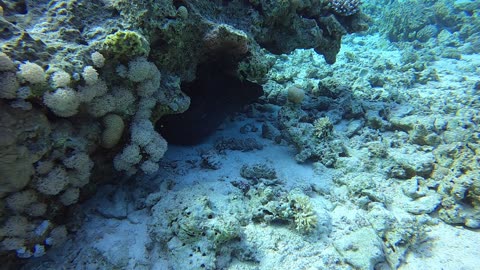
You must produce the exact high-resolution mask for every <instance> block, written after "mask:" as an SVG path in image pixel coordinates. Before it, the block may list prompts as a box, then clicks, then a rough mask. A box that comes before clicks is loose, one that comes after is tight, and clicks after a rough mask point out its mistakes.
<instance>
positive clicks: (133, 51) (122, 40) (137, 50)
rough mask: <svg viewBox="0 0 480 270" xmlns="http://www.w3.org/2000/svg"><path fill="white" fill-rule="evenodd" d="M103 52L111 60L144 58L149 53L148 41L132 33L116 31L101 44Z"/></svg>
mask: <svg viewBox="0 0 480 270" xmlns="http://www.w3.org/2000/svg"><path fill="white" fill-rule="evenodd" d="M103 50H104V51H105V52H106V53H107V54H109V55H110V57H112V58H125V59H130V58H132V57H135V56H146V55H148V54H149V52H150V47H149V44H148V41H147V40H146V39H145V37H143V36H142V35H140V34H139V33H137V32H134V31H129V30H126V31H117V32H115V33H114V34H111V35H108V36H107V37H106V38H105V41H104V42H103Z"/></svg>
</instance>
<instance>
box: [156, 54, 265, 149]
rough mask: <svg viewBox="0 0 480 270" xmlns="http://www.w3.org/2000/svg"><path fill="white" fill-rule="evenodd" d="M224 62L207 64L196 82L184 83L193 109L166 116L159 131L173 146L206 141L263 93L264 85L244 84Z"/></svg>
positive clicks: (201, 68)
mask: <svg viewBox="0 0 480 270" xmlns="http://www.w3.org/2000/svg"><path fill="white" fill-rule="evenodd" d="M231 70H232V69H231V68H229V67H228V65H226V64H224V62H220V61H215V62H206V63H203V64H201V65H200V66H199V67H198V69H197V74H196V80H194V81H192V82H186V83H182V86H181V87H182V91H183V92H184V93H186V94H187V95H188V96H189V97H190V99H191V103H190V107H189V109H188V110H187V111H185V112H184V113H182V114H174V115H166V116H163V117H162V118H160V119H159V120H158V121H157V123H156V124H155V128H156V130H157V131H158V132H159V133H160V134H162V136H163V137H164V138H165V139H166V140H167V141H168V142H169V143H171V144H176V145H195V144H199V143H201V142H203V141H204V140H205V139H206V138H207V137H208V136H209V135H211V134H212V133H213V132H215V130H216V129H217V128H218V127H219V126H220V125H221V124H222V122H223V121H224V120H225V119H226V117H227V116H228V115H231V114H232V113H234V112H237V111H239V110H241V109H242V107H244V106H245V105H247V104H250V103H252V102H254V101H255V100H257V99H258V98H259V97H260V96H261V95H262V94H263V88H262V86H261V85H259V84H256V83H252V82H248V81H241V80H240V79H238V78H237V77H236V76H234V75H232V74H231V72H229V71H231Z"/></svg>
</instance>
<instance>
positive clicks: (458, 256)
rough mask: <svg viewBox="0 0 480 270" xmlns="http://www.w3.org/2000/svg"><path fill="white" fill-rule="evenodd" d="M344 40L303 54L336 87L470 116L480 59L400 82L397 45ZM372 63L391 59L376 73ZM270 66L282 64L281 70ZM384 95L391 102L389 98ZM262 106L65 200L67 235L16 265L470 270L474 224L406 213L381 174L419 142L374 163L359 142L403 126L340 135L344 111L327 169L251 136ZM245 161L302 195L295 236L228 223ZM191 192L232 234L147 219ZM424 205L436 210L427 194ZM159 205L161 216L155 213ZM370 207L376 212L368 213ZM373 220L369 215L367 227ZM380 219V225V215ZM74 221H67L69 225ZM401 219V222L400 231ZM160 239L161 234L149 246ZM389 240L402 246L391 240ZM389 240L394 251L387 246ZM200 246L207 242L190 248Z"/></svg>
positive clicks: (278, 226) (274, 226)
mask: <svg viewBox="0 0 480 270" xmlns="http://www.w3.org/2000/svg"><path fill="white" fill-rule="evenodd" d="M344 44H345V45H343V48H342V51H341V52H340V54H339V59H338V62H337V63H336V64H335V65H333V66H326V64H325V63H322V61H323V60H322V59H321V57H316V56H315V57H313V60H312V63H310V64H311V65H312V66H311V69H315V68H318V70H319V71H318V72H319V73H321V74H323V73H324V72H330V73H329V74H331V76H332V77H335V78H342V77H343V78H344V80H345V81H342V82H341V83H342V84H348V83H352V84H355V85H356V87H354V88H352V89H353V90H352V91H353V94H354V97H356V98H357V99H365V100H367V101H368V102H375V103H376V104H382V103H383V104H388V107H389V108H393V109H392V110H393V111H395V110H396V111H405V110H406V111H413V112H414V113H411V114H410V116H412V115H413V116H414V117H415V116H417V117H418V119H424V118H429V119H433V118H435V119H438V118H443V119H445V121H449V120H451V119H457V118H458V119H460V120H459V121H463V120H462V119H465V118H467V116H465V115H462V111H463V112H466V113H467V112H469V113H472V112H473V114H474V115H473V116H470V118H472V117H478V109H479V108H478V106H479V105H478V97H479V92H478V90H477V92H475V91H474V90H473V85H475V83H476V82H479V81H480V56H478V55H462V59H449V58H441V57H440V58H438V59H437V60H436V61H433V62H430V64H429V65H430V66H429V68H431V69H435V71H436V77H437V79H435V80H432V81H427V82H425V83H423V84H419V83H403V84H402V83H401V81H402V80H403V79H402V78H403V77H402V74H401V73H402V71H400V68H398V66H399V65H401V63H400V58H401V51H400V50H399V49H397V48H395V47H394V46H392V45H391V44H388V42H387V41H385V40H383V39H382V38H380V37H378V36H354V37H350V38H348V39H347V40H346V41H345V42H344ZM365 44H370V45H365ZM300 54H301V53H300V52H296V53H293V54H292V55H290V56H288V57H290V58H291V59H287V60H284V61H285V62H288V61H293V62H294V61H297V65H296V66H302V65H301V64H302V61H306V60H301V59H300V58H299V57H300ZM351 55H354V56H355V57H354V58H352V57H351ZM288 57H287V58H288ZM299 59H300V60H299ZM374 59H376V60H374ZM381 61H385V62H384V63H387V62H389V63H393V65H394V66H396V67H394V68H385V69H384V70H383V71H381V72H380V71H378V69H379V66H382V64H381V63H380V64H379V62H381ZM298 62H300V63H298ZM374 62H376V63H377V64H376V65H374ZM305 65H308V63H305ZM292 66H295V65H292ZM373 66H376V67H377V69H375V68H374V67H373ZM387 66H388V65H387ZM305 69H306V68H305ZM277 71H278V72H279V73H280V72H282V67H279V68H278V69H277ZM284 71H285V72H286V73H288V72H290V73H291V74H295V75H291V74H290V76H291V77H293V80H294V81H295V82H298V83H300V84H302V82H305V81H306V80H309V75H308V74H303V73H302V72H298V73H295V72H293V71H292V68H289V69H288V70H284ZM372 72H379V73H382V74H383V75H382V76H383V77H382V78H383V80H384V81H385V84H384V86H377V87H373V88H369V89H366V88H362V85H363V83H364V82H362V80H361V79H362V76H364V74H369V73H372ZM295 76H297V77H295ZM366 76H368V75H366ZM351 78H357V80H356V81H353V80H352V79H351ZM307 102H308V100H307ZM392 103H395V104H396V105H395V106H394V107H392V106H391V104H392ZM275 106H281V104H280V105H278V104H277V105H275ZM385 106H387V105H385ZM475 112H476V115H475ZM274 113H275V110H272V111H269V112H258V111H257V112H256V113H252V112H251V111H250V112H246V113H239V114H237V115H235V116H233V117H231V118H230V119H229V120H228V121H227V122H226V123H224V125H222V127H221V128H219V130H218V131H217V132H216V133H215V134H213V135H212V136H211V137H210V138H209V139H208V140H207V141H206V142H204V143H203V144H201V145H197V146H194V147H183V146H169V150H168V151H167V153H166V155H165V157H164V158H163V160H162V161H161V166H160V167H161V169H160V171H159V172H158V174H157V175H155V176H153V177H149V178H145V177H136V178H135V179H128V180H127V179H123V180H119V181H118V182H113V183H110V184H108V185H105V186H102V187H100V188H99V190H98V192H97V194H96V195H95V196H94V197H93V198H92V199H90V200H88V201H86V202H85V203H83V204H82V205H81V207H78V209H76V218H77V219H76V220H73V221H71V222H70V223H71V226H70V227H71V228H75V229H76V232H75V233H74V234H72V236H71V238H70V239H69V240H68V241H67V242H66V244H65V245H64V246H63V247H61V248H59V249H57V250H51V251H50V252H49V253H47V255H46V256H45V257H43V258H39V259H35V260H32V261H31V262H30V263H29V264H27V265H26V266H25V269H62V268H64V269H209V267H210V266H209V265H211V264H210V263H212V262H213V264H214V265H217V266H216V267H217V269H232V270H233V269H265V270H266V269H290V270H296V269H373V268H374V267H376V269H389V268H395V267H397V268H398V269H402V270H409V269H412V270H413V269H415V270H418V269H465V270H466V269H472V270H473V269H478V266H479V265H480V248H478V243H480V232H479V231H478V230H475V229H467V228H465V227H463V226H460V225H458V226H454V225H449V224H446V223H445V222H443V221H442V220H440V219H439V218H438V217H437V215H436V212H435V210H434V209H432V210H431V211H427V210H422V211H423V212H422V211H420V212H422V213H421V214H418V215H414V214H412V213H411V212H412V211H410V212H408V211H406V209H411V208H412V207H414V208H415V209H417V208H421V209H422V206H421V205H416V204H419V203H421V202H418V201H416V200H412V199H411V198H410V197H407V196H401V195H399V194H400V193H402V188H404V187H405V182H406V181H399V180H395V179H392V178H391V177H388V176H387V174H386V173H385V170H384V168H383V165H385V164H388V159H392V160H396V159H401V158H402V159H409V160H413V161H414V162H415V160H417V159H419V160H424V159H427V160H428V159H429V158H431V157H432V154H431V152H432V150H431V149H425V148H426V147H423V148H422V147H419V146H417V145H414V144H412V143H403V144H401V145H400V146H397V147H396V148H395V149H386V151H387V152H388V155H386V156H384V157H383V159H385V160H381V159H375V160H372V156H371V153H370V152H369V151H368V145H372V143H373V142H376V141H382V142H385V141H387V142H395V141H396V140H401V138H402V136H404V135H405V134H403V135H402V134H399V133H398V132H393V131H380V130H375V129H373V128H372V127H371V126H369V124H368V121H363V120H362V121H360V122H358V123H359V126H358V130H356V131H355V132H354V133H353V134H352V133H351V132H352V131H351V126H352V124H351V123H352V122H354V121H356V120H345V119H338V121H334V134H335V136H336V138H337V139H338V140H341V141H342V142H343V144H344V145H345V147H346V148H347V149H348V153H349V156H348V157H342V158H341V159H340V162H339V163H338V164H340V165H339V166H338V167H334V168H331V167H326V166H323V165H321V164H318V163H308V162H307V163H298V162H296V161H295V159H294V156H295V155H296V150H295V148H294V147H293V146H291V145H289V144H287V143H286V142H283V143H282V142H281V143H276V142H274V141H272V140H268V139H265V138H263V137H262V124H263V123H265V122H267V121H270V119H272V117H274V116H272V115H274ZM399 115H401V114H400V113H399ZM476 121H478V120H476ZM473 122H475V121H473ZM477 123H478V122H477ZM252 127H253V128H252ZM467 129H468V132H472V133H475V134H477V135H476V136H478V132H479V128H478V126H475V125H473V124H471V123H470V124H469V127H467ZM241 131H242V132H241ZM347 133H348V135H347ZM407 136H408V135H407ZM222 138H223V139H222ZM368 138H370V139H368ZM372 138H375V139H372ZM229 139H231V140H234V141H244V142H245V141H246V140H247V139H248V140H250V141H248V142H250V143H252V142H255V143H252V144H253V146H252V147H249V146H248V145H247V146H245V144H247V143H244V144H243V148H238V149H237V148H235V147H233V148H228V147H225V148H221V149H220V148H219V147H218V144H219V141H222V140H223V141H222V142H223V143H225V140H229ZM259 145H260V146H261V147H257V146H259ZM422 158H424V159H422ZM255 164H264V165H266V166H268V167H269V168H271V169H274V171H275V173H276V179H278V180H279V181H278V182H276V183H273V184H272V186H273V187H274V188H277V189H281V190H284V191H285V192H288V191H291V190H294V189H299V190H301V191H302V192H303V193H304V194H306V195H307V196H308V197H309V198H310V202H311V205H312V207H313V210H314V211H315V213H316V214H317V215H318V222H319V225H318V227H317V229H316V230H315V231H313V232H312V233H308V234H304V233H300V232H299V231H297V230H295V228H293V227H292V224H289V223H288V222H283V223H282V222H279V223H278V222H273V223H268V222H264V221H257V222H254V221H248V220H247V221H245V220H240V221H239V219H240V218H238V217H240V216H241V217H242V218H243V217H245V216H248V214H245V212H248V211H249V210H248V209H250V208H251V207H252V205H254V204H255V202H253V201H254V199H253V198H251V197H249V196H247V195H246V194H247V193H245V192H242V190H241V189H240V188H239V186H238V183H239V182H241V183H247V184H248V185H251V187H250V188H251V189H254V188H258V187H254V186H255V185H258V183H252V182H249V181H251V180H248V181H246V180H245V179H244V178H243V177H242V175H241V173H240V172H241V170H242V167H244V166H253V165H255ZM356 181H357V182H358V183H357V182H356ZM366 182H367V183H366ZM243 188H245V187H243ZM365 190H367V191H370V190H374V191H375V192H377V193H375V194H373V195H370V197H375V196H380V195H381V196H383V198H384V199H378V201H376V202H375V201H374V202H370V204H369V206H367V205H366V204H362V202H364V201H363V197H365V193H367V192H366V191H365ZM364 191H365V192H364ZM362 192H363V193H362ZM367 197H368V196H367ZM370 197H369V198H370ZM188 198H191V202H192V204H191V205H189V200H188ZM199 198H206V200H207V201H208V203H207V204H206V205H208V208H209V210H208V211H211V212H212V213H214V215H215V216H217V217H220V216H221V217H222V218H224V219H225V220H230V219H234V220H237V221H238V222H239V223H240V224H241V225H240V226H238V227H236V228H237V229H238V230H239V232H238V234H236V235H237V237H233V238H232V239H230V240H228V241H226V242H225V243H223V242H222V245H220V244H218V245H214V247H212V246H208V243H207V244H206V243H205V241H203V240H201V237H200V238H198V239H200V240H198V239H197V240H198V241H197V242H195V241H192V242H190V243H186V244H185V243H183V244H181V243H180V242H181V241H180V242H178V241H177V240H178V239H181V237H180V236H179V235H178V233H179V231H175V230H181V228H180V229H178V228H177V229H175V228H172V227H169V225H162V226H160V225H156V224H155V225H154V223H158V224H160V223H162V222H163V220H162V219H168V217H169V215H170V217H171V215H172V211H174V209H178V211H183V210H182V208H184V209H187V208H189V207H192V208H195V207H206V206H205V205H203V204H199V203H198V200H200V199H199ZM432 198H433V199H432V200H434V199H437V200H438V197H435V196H432ZM169 200H170V203H169ZM176 203H178V205H175V204H176ZM428 203H430V204H432V202H428ZM202 205H203V206H202ZM242 206H244V208H243V209H242ZM162 207H164V208H165V209H163V210H162ZM433 207H438V202H437V205H435V203H433ZM162 211H164V212H163V213H165V216H164V217H162V215H160V214H159V213H162ZM379 213H382V214H381V215H383V216H382V217H381V218H379V219H376V218H375V215H380V214H379ZM375 220H378V221H379V223H380V224H375ZM387 221H388V223H389V224H383V223H382V222H387ZM75 222H78V224H77V226H72V224H73V225H75V224H74V223H75ZM202 224H208V223H202ZM402 226H404V227H408V228H409V230H403V231H402V228H400V227H402ZM415 226H418V228H417V227H415ZM169 229H171V230H173V232H172V231H165V232H164V233H165V235H166V236H165V239H163V238H162V236H161V234H162V230H169ZM417 230H418V231H417ZM420 230H422V233H420V232H419V231H420ZM395 233H399V234H401V233H403V235H399V236H395V237H396V238H395V237H394V236H392V235H393V234H395ZM382 234H384V238H383V239H382V237H380V235H382ZM413 238H415V239H413ZM162 239H163V240H165V242H164V243H160V242H161V241H162ZM174 239H177V240H175V241H177V242H175V241H174ZM392 239H397V240H398V241H399V242H400V241H405V244H404V245H402V244H399V243H398V242H395V243H392V242H391V241H393V240H392ZM207 242H208V241H207ZM230 242H235V243H234V244H230ZM388 244H390V245H392V246H393V247H391V246H390V247H389V246H388ZM395 245H398V247H400V248H404V249H403V250H397V249H395ZM185 246H187V247H188V248H190V249H191V250H190V251H188V249H187V248H186V247H185ZM196 248H198V250H196ZM203 248H205V249H206V250H207V251H203V252H202V251H200V252H199V250H200V249H203ZM389 249H391V250H389ZM197 253H198V254H197ZM199 254H200V255H199ZM202 256H203V257H202ZM212 269H213V268H212Z"/></svg>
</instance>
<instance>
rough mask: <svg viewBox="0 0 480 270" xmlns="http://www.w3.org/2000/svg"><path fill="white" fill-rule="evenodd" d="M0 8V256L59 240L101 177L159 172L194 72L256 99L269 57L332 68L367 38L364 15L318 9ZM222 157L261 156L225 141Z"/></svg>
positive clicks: (44, 4)
mask: <svg viewBox="0 0 480 270" xmlns="http://www.w3.org/2000/svg"><path fill="white" fill-rule="evenodd" d="M0 3H1V7H2V16H1V17H0V27H1V29H2V31H1V32H2V34H1V38H2V41H1V45H2V52H1V53H0V73H1V76H0V78H1V79H0V98H2V101H1V103H2V104H1V105H2V106H1V107H2V108H1V115H2V116H1V117H2V125H3V127H2V136H1V137H2V138H3V139H2V143H1V147H2V152H1V156H2V158H1V160H0V163H1V166H0V167H1V168H2V170H1V175H2V182H3V183H2V190H1V193H0V194H1V198H2V201H3V200H6V201H8V202H9V203H8V204H7V205H6V207H4V208H2V220H1V221H0V223H1V224H3V225H2V227H1V228H2V234H1V238H0V240H1V241H2V250H1V252H0V253H1V255H7V254H10V253H12V252H13V253H15V252H16V254H17V255H18V256H19V257H22V258H26V257H30V256H41V255H42V254H43V253H44V252H45V250H47V249H48V248H47V247H48V246H51V245H53V244H49V243H59V242H60V241H59V240H58V241H56V240H55V241H53V240H52V241H50V240H48V239H50V238H49V237H50V236H49V235H50V234H51V233H53V231H55V230H61V229H60V228H64V227H62V224H60V223H61V222H60V223H59V222H58V221H59V220H61V218H59V217H61V216H62V215H64V214H65V213H66V212H67V211H68V207H70V206H72V205H75V203H76V202H77V201H78V200H80V199H81V198H82V196H83V195H84V194H85V192H84V191H85V189H86V187H88V188H89V189H94V186H95V185H96V184H97V180H98V179H99V178H100V176H102V177H103V178H105V177H107V176H108V175H110V176H112V175H113V174H114V173H116V174H118V173H124V174H125V175H133V174H135V173H137V172H142V173H145V174H150V175H151V174H155V173H156V172H157V170H158V168H159V165H158V162H159V160H160V159H161V158H162V157H163V155H164V153H165V151H166V150H167V141H166V140H165V139H164V137H162V135H161V133H159V130H158V128H157V127H156V123H157V121H158V120H159V119H162V118H163V117H166V116H167V115H172V114H179V113H183V112H185V111H186V110H187V109H188V108H189V107H190V105H191V104H193V105H192V106H193V107H195V104H197V103H196V102H197V100H196V99H195V100H193V101H191V100H190V98H189V97H188V96H187V95H185V94H184V93H183V92H182V90H183V87H184V83H185V82H192V81H194V80H196V79H202V80H204V81H202V82H205V81H207V80H210V79H211V78H210V77H208V76H210V75H209V74H208V73H201V72H197V70H198V69H199V67H202V68H200V69H203V67H207V69H210V68H212V67H214V66H218V67H219V68H218V69H219V70H222V72H220V73H218V74H217V73H211V74H213V76H218V77H220V78H221V79H223V77H227V76H230V77H233V78H235V79H236V80H238V81H239V84H238V85H226V87H228V88H231V89H233V90H231V91H237V92H238V93H241V91H239V89H241V88H242V87H246V85H247V82H248V83H250V87H251V88H252V89H254V90H255V91H254V93H255V98H256V97H258V96H259V95H261V92H262V91H261V87H260V86H258V85H257V84H258V83H260V82H262V81H264V80H265V76H266V74H267V72H268V71H269V69H270V67H271V65H272V64H273V58H272V56H271V55H270V54H269V52H273V53H286V52H290V51H292V50H294V49H296V48H315V49H316V50H317V51H318V52H320V53H322V54H323V55H324V56H325V57H326V59H327V60H328V62H330V63H333V62H334V61H335V55H336V54H337V53H338V49H339V47H340V39H341V37H342V36H343V35H345V34H346V33H352V32H358V31H361V30H365V29H366V23H365V22H366V21H367V20H368V18H367V17H366V16H365V15H363V14H362V13H361V12H358V13H356V14H355V15H352V16H349V17H346V18H339V17H337V16H341V14H340V13H338V14H329V15H328V17H325V14H324V13H323V12H324V10H327V9H328V7H327V6H326V4H325V3H323V2H322V1H315V2H310V1H296V2H295V3H294V2H292V1H281V2H278V3H273V2H271V1H256V2H248V1H230V2H228V3H224V2H222V1H182V2H176V1H170V0H162V1H153V0H145V1H140V2H131V1H123V0H120V1H94V2H91V1H90V2H89V1H87V2H83V1H80V2H79V1H54V2H51V1H46V0H42V1H17V2H16V1H1V2H0ZM280 15H281V16H280ZM343 15H345V14H343ZM349 15H350V14H349ZM280 18H281V19H282V20H284V19H288V22H289V23H279V22H280V21H279V19H280ZM327 29H330V30H332V29H335V30H332V31H331V32H327ZM286 33H289V34H288V35H285V34H286ZM305 33H311V34H309V35H310V38H307V39H306V38H304V37H305ZM267 51H269V52H267ZM203 76H205V78H202V77H203ZM198 77H200V78H198ZM207 77H208V78H207ZM230 77H228V78H230ZM223 80H224V81H226V79H223ZM188 94H189V95H192V96H193V95H194V94H192V92H189V93H188ZM208 94H209V95H214V93H208ZM241 98H242V97H239V100H240V99H241ZM250 99H251V97H245V99H244V100H243V102H248V101H249V100H250ZM239 104H243V103H240V102H239ZM160 132H161V129H160ZM217 147H218V148H219V149H220V148H221V149H245V148H252V149H261V147H262V146H261V145H260V144H259V143H257V142H254V141H245V142H243V143H240V144H238V143H237V142H235V143H234V142H228V140H225V141H223V142H219V143H218V144H217ZM112 159H113V163H112V162H110V163H109V162H106V161H107V160H112ZM212 162H213V161H210V163H211V164H213V163H212ZM113 169H114V170H115V171H116V172H115V171H114V170H113ZM106 172H108V173H106ZM93 179H95V181H93ZM29 197H30V198H29ZM54 220H55V221H54ZM45 222H47V223H48V225H45V224H46V223H45ZM302 224H303V225H301V224H300V225H298V226H307V227H308V226H309V225H308V224H309V223H305V224H304V223H302ZM12 226H17V227H22V228H25V230H24V231H22V233H16V232H14V231H12V229H11V228H12ZM9 228H10V229H9ZM40 228H43V229H42V232H41V233H37V235H34V234H35V232H36V231H39V230H41V229H40ZM64 230H65V229H63V231H64ZM63 231H62V232H63ZM60 238H61V237H59V239H60ZM52 239H53V238H52ZM223 241H224V240H219V241H218V242H223Z"/></svg>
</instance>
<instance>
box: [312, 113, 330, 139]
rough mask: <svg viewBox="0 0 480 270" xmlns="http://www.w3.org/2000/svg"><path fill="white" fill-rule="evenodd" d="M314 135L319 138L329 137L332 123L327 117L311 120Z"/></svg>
mask: <svg viewBox="0 0 480 270" xmlns="http://www.w3.org/2000/svg"><path fill="white" fill-rule="evenodd" d="M313 128H314V133H313V134H315V136H316V137H317V138H319V139H325V138H329V137H330V136H331V135H332V132H333V124H332V122H331V121H330V119H329V118H328V117H321V118H318V119H317V120H315V122H313Z"/></svg>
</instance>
